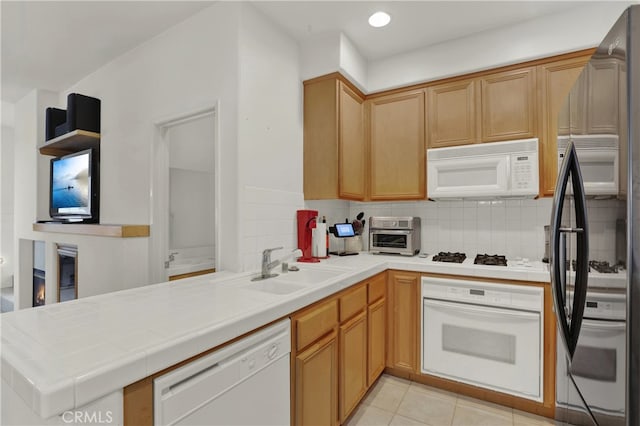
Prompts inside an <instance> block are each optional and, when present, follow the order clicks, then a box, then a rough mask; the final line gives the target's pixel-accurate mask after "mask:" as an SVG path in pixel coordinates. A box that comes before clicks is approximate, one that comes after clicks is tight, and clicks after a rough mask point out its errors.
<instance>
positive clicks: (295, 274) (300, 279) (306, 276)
mask: <svg viewBox="0 0 640 426" xmlns="http://www.w3.org/2000/svg"><path fill="white" fill-rule="evenodd" d="M344 272H345V271H344V270H339V269H320V268H313V269H311V268H310V269H300V270H299V271H290V272H288V273H286V274H282V273H280V275H278V276H277V277H275V278H273V280H277V281H283V282H289V283H296V284H300V285H311V284H318V283H321V282H324V281H327V280H330V279H331V278H334V277H337V276H338V275H342V274H344Z"/></svg>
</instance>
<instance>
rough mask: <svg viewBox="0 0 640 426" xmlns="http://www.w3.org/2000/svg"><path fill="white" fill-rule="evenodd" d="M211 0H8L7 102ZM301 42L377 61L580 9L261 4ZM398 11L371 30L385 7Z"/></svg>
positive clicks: (91, 65) (89, 67)
mask: <svg viewBox="0 0 640 426" xmlns="http://www.w3.org/2000/svg"><path fill="white" fill-rule="evenodd" d="M212 3H213V2H211V1H201V2H191V1H66V2H65V1H41V2H34V1H6V0H2V1H1V2H0V4H1V7H2V27H1V31H2V33H1V36H2V92H1V97H2V100H4V101H8V102H15V101H17V100H19V99H20V98H21V97H23V96H24V95H26V94H27V93H28V91H30V90H31V89H33V88H39V89H48V90H52V91H62V90H65V89H67V88H69V87H70V86H71V85H72V84H74V83H76V82H77V81H79V80H80V79H82V78H83V77H85V76H87V75H88V74H90V73H91V72H93V71H95V70H96V69H98V68H100V67H101V66H103V65H105V64H106V63H108V62H110V61H111V60H113V59H115V58H116V57H118V56H120V55H122V54H123V53H125V52H126V51H128V50H131V49H132V48H134V47H135V46H137V45H139V44H140V43H142V42H144V41H145V40H148V39H150V38H152V37H154V36H156V35H157V34H159V33H161V32H163V31H164V30H166V29H167V28H169V27H171V26H173V25H175V24H177V23H178V22H180V21H182V20H184V19H186V18H187V17H189V16H191V15H193V14H195V13H197V12H198V11H200V10H201V9H203V8H205V7H208V6H210V5H211V4H212ZM253 4H254V5H255V6H256V7H257V8H258V9H259V10H261V11H262V12H263V13H264V14H265V15H267V16H268V17H270V19H272V20H273V21H274V22H275V23H277V24H278V25H280V26H281V27H283V28H284V29H285V31H287V32H288V33H289V34H290V35H291V36H292V37H294V38H295V39H296V40H298V41H299V42H304V41H305V40H308V39H309V38H311V37H317V36H321V35H323V34H326V33H331V32H333V33H335V32H344V33H345V34H346V35H347V37H348V38H349V39H350V40H351V41H352V42H353V43H354V44H355V46H356V48H357V49H358V50H359V51H360V52H361V53H362V55H363V56H364V57H365V58H366V59H369V60H373V59H379V58H383V57H388V56H391V55H394V54H397V53H400V52H405V51H410V50H414V49H417V48H420V47H424V46H428V45H431V44H435V43H440V42H443V41H446V40H451V39H456V38H460V37H463V36H467V35H470V34H474V33H477V32H480V31H485V30H488V29H492V28H496V27H501V26H506V25H512V24H515V23H518V22H521V21H525V20H528V19H532V18H535V17H539V16H542V15H547V14H552V13H557V12H559V11H563V10H566V9H569V8H576V7H580V6H581V5H583V4H584V2H575V1H570V2H562V1H560V2H558V1H555V2H540V1H498V2H484V1H387V2H370V1H356V2H343V1H289V2H272V1H257V2H254V3H253ZM380 9H382V10H385V11H387V12H388V13H390V14H391V16H392V20H391V23H390V24H389V25H388V26H387V27H384V28H380V29H374V28H371V27H369V25H368V24H367V19H368V17H369V15H370V14H371V13H372V12H374V11H377V10H380Z"/></svg>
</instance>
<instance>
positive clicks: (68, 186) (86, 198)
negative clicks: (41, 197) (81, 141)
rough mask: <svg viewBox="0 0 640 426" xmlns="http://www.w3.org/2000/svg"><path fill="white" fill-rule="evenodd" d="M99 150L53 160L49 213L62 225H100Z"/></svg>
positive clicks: (79, 152)
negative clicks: (66, 223) (67, 223)
mask: <svg viewBox="0 0 640 426" xmlns="http://www.w3.org/2000/svg"><path fill="white" fill-rule="evenodd" d="M99 164H100V159H99V151H98V150H96V149H86V150H84V151H78V152H75V153H73V154H69V155H65V156H64V157H60V158H54V159H52V160H51V174H50V180H49V183H50V184H49V189H50V191H49V214H50V216H51V218H52V219H54V220H55V221H60V222H70V223H71V222H85V223H98V222H99V212H100V209H99V204H100V171H99Z"/></svg>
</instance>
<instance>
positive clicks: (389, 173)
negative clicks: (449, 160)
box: [367, 90, 426, 201]
mask: <svg viewBox="0 0 640 426" xmlns="http://www.w3.org/2000/svg"><path fill="white" fill-rule="evenodd" d="M367 103H368V106H367V107H368V111H369V120H370V128H369V131H370V134H369V152H370V178H369V198H370V199H371V200H374V201H375V200H418V199H424V198H425V197H426V190H425V186H426V177H425V173H426V152H425V142H424V139H425V124H424V121H425V117H424V91H423V90H417V91H411V92H402V93H398V94H394V95H388V96H382V97H378V98H373V99H370V100H367Z"/></svg>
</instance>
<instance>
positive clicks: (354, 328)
mask: <svg viewBox="0 0 640 426" xmlns="http://www.w3.org/2000/svg"><path fill="white" fill-rule="evenodd" d="M339 352H340V389H339V395H340V422H341V423H344V421H345V420H346V419H347V417H348V416H349V414H351V412H352V411H353V409H354V408H355V407H356V406H357V405H358V402H360V399H362V397H363V396H364V394H365V393H366V392H367V311H366V310H363V311H362V312H361V313H360V314H359V315H358V316H356V317H355V318H353V319H352V320H350V321H348V322H347V323H345V324H343V325H341V326H340V349H339Z"/></svg>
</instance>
